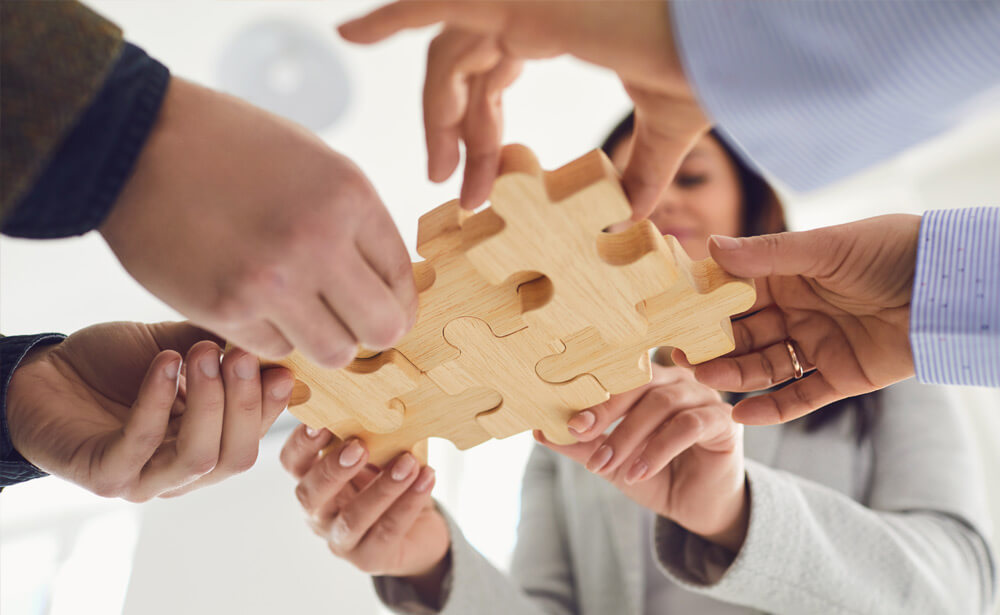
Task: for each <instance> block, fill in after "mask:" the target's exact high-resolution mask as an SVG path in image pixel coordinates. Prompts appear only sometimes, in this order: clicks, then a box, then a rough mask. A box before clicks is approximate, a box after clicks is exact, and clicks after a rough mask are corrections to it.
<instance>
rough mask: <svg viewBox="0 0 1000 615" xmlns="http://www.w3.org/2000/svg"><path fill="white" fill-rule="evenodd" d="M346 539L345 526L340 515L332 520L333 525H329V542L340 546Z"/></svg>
mask: <svg viewBox="0 0 1000 615" xmlns="http://www.w3.org/2000/svg"><path fill="white" fill-rule="evenodd" d="M346 539H347V526H346V525H345V524H344V522H343V520H342V519H341V518H340V517H337V518H336V519H334V521H333V525H331V526H330V542H332V543H333V544H335V545H337V546H340V545H342V544H344V541H345V540H346Z"/></svg>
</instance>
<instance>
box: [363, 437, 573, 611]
mask: <svg viewBox="0 0 1000 615" xmlns="http://www.w3.org/2000/svg"><path fill="white" fill-rule="evenodd" d="M544 452H545V451H544V449H541V447H535V448H534V450H533V452H532V454H531V458H530V459H529V460H528V465H527V468H526V470H525V474H524V483H523V485H522V488H521V490H522V494H521V521H520V523H519V525H518V530H517V532H518V541H517V544H518V548H517V549H516V550H515V552H514V561H513V564H512V565H511V568H512V570H513V572H512V573H511V575H510V576H507V575H505V574H504V573H503V572H501V571H500V570H497V569H496V567H494V566H493V564H491V563H490V562H489V561H488V560H487V559H486V558H485V557H483V556H482V555H481V554H480V553H479V552H478V551H476V549H475V548H473V546H472V545H470V544H469V542H468V541H467V540H466V539H465V536H463V535H462V531H461V530H460V529H459V527H458V525H456V524H455V521H454V520H453V519H452V518H451V517H450V516H449V515H448V514H447V513H445V512H444V511H442V514H444V516H445V519H446V520H447V522H448V529H449V531H450V533H451V573H450V575H449V578H448V579H446V581H445V585H446V587H445V593H446V598H445V602H444V605H443V608H442V609H441V610H440V611H435V610H433V609H430V608H428V607H426V606H423V605H421V604H420V603H419V600H418V599H417V598H416V594H415V592H414V591H413V590H412V588H410V587H409V586H408V585H407V584H406V583H404V582H402V581H400V580H399V579H397V578H393V577H375V578H374V582H375V591H376V593H377V594H378V596H379V598H380V599H381V600H382V602H383V603H385V604H386V605H387V606H389V607H390V608H392V609H393V611H395V612H397V613H412V614H424V613H437V612H440V613H443V614H446V615H447V614H455V615H459V614H462V615H467V614H468V613H476V615H510V614H511V613H517V614H518V615H571V614H572V613H575V612H576V610H577V609H576V602H575V600H576V599H575V592H574V586H573V575H572V571H571V569H570V557H569V554H568V552H567V551H568V549H567V546H566V545H567V542H566V533H565V528H564V526H563V524H562V523H561V522H560V512H559V511H560V510H561V509H562V505H563V503H562V502H561V499H562V498H561V496H560V494H559V490H558V488H557V486H556V480H557V479H556V468H555V463H554V459H553V457H552V456H551V455H546V454H544Z"/></svg>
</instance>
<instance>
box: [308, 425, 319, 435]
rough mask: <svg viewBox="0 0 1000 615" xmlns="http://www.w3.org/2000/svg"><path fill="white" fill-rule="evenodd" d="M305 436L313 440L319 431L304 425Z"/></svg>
mask: <svg viewBox="0 0 1000 615" xmlns="http://www.w3.org/2000/svg"><path fill="white" fill-rule="evenodd" d="M306 435H307V436H309V437H310V438H315V437H316V436H318V435H319V430H318V429H316V428H315V427H310V426H308V425H306Z"/></svg>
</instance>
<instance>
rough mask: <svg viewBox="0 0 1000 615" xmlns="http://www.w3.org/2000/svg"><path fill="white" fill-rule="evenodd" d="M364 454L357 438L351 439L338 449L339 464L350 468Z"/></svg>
mask: <svg viewBox="0 0 1000 615" xmlns="http://www.w3.org/2000/svg"><path fill="white" fill-rule="evenodd" d="M364 454H365V449H364V447H363V446H361V443H360V442H358V441H357V440H351V441H350V443H348V445H347V446H345V447H344V450H342V451H340V458H339V459H338V461H339V462H340V466H341V467H343V468H350V467H352V466H353V465H354V464H356V463H357V462H358V461H360V460H361V456H362V455H364Z"/></svg>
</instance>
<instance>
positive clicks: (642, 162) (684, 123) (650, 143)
mask: <svg viewBox="0 0 1000 615" xmlns="http://www.w3.org/2000/svg"><path fill="white" fill-rule="evenodd" d="M625 90H626V91H627V92H628V94H629V96H631V97H632V100H633V102H635V128H634V130H633V135H634V136H633V138H632V146H631V149H630V151H629V157H628V164H627V165H626V166H625V170H624V171H623V172H622V185H623V186H624V188H625V193H626V194H628V197H629V201H630V202H631V203H632V219H633V220H641V219H643V218H645V217H647V216H648V215H649V214H651V213H652V212H653V209H654V208H655V207H656V202H657V200H658V199H659V198H660V195H661V194H662V193H663V191H664V190H665V189H666V187H667V186H669V185H670V183H671V182H672V181H673V180H674V175H676V174H677V170H678V169H679V168H680V166H681V162H683V161H684V157H685V156H687V154H688V152H690V151H691V148H693V147H694V146H695V144H696V143H697V142H698V140H699V139H701V137H702V136H704V135H705V133H707V132H708V129H709V128H710V124H709V122H708V118H706V117H705V115H704V113H703V112H702V111H701V109H700V108H699V107H698V105H697V103H695V102H692V101H685V100H680V99H674V98H670V97H667V98H664V97H663V96H662V95H659V94H656V93H653V92H649V91H646V90H644V89H642V88H637V87H631V86H629V85H628V84H626V87H625Z"/></svg>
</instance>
